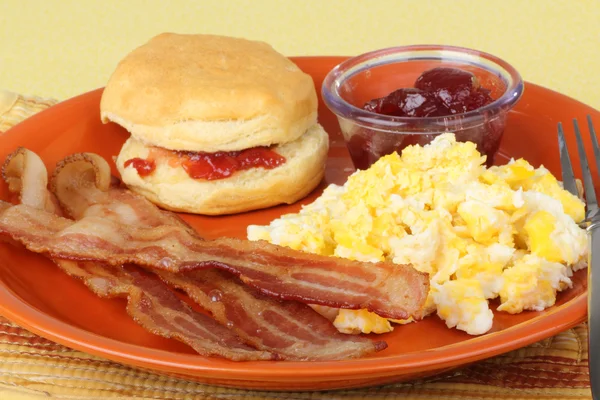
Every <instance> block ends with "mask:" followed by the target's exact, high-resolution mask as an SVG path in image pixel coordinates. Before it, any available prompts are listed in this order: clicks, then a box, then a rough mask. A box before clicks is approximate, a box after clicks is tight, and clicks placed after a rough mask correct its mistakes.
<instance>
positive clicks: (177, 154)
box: [125, 147, 285, 181]
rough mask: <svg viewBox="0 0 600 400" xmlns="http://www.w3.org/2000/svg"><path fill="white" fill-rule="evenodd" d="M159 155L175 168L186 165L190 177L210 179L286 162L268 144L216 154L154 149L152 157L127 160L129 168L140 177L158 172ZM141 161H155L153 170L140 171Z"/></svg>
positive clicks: (267, 167) (185, 168)
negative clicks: (156, 162)
mask: <svg viewBox="0 0 600 400" xmlns="http://www.w3.org/2000/svg"><path fill="white" fill-rule="evenodd" d="M159 157H160V158H163V159H165V158H166V159H168V164H169V165H170V166H171V167H178V166H181V167H183V169H184V170H185V172H187V174H188V175H189V176H190V178H193V179H205V180H209V181H212V180H216V179H224V178H228V177H230V176H231V175H233V174H234V173H236V172H237V171H243V170H247V169H251V168H264V169H273V168H276V167H278V166H280V165H282V164H283V163H285V157H283V156H282V155H280V154H277V153H276V152H275V151H273V150H271V149H270V148H268V147H253V148H250V149H245V150H240V151H219V152H216V153H203V152H192V151H169V150H164V149H152V151H151V152H150V155H149V156H148V159H146V160H141V159H139V158H133V159H131V160H127V161H126V162H125V167H127V166H128V165H130V164H131V165H133V167H134V168H136V170H137V171H138V173H139V174H140V176H146V175H149V174H150V173H152V171H154V168H155V166H154V160H155V159H157V158H159ZM138 160H139V161H142V162H146V163H148V164H151V165H152V170H150V171H149V172H146V170H145V169H144V168H143V167H142V168H141V170H140V168H139V167H138V165H142V163H138ZM140 171H142V172H140Z"/></svg>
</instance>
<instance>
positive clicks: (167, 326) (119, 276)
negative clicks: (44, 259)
mask: <svg viewBox="0 0 600 400" xmlns="http://www.w3.org/2000/svg"><path fill="white" fill-rule="evenodd" d="M13 154H17V155H18V157H16V156H11V157H9V159H8V160H7V162H6V164H5V168H4V172H5V173H4V174H3V175H4V178H5V180H7V178H8V176H10V178H9V179H8V180H10V182H11V185H10V190H11V192H13V193H15V194H17V195H19V198H20V199H21V206H20V207H21V208H25V209H27V208H29V209H30V211H31V212H32V213H34V211H35V210H39V211H43V204H42V203H40V202H39V201H38V199H35V198H33V197H32V196H28V195H27V194H30V193H32V192H35V193H38V194H40V195H42V197H43V198H52V197H53V196H52V195H51V194H50V192H49V191H48V189H47V188H46V181H47V175H46V169H45V167H44V164H43V163H42V162H41V160H40V159H39V157H38V156H37V155H36V154H35V153H32V152H31V151H29V150H26V149H18V150H17V151H16V152H15V153H13ZM23 159H25V160H28V161H29V163H28V164H29V165H33V166H34V167H35V168H22V166H23V164H24V163H23V162H22V161H23ZM38 161H39V162H38ZM7 171H11V173H10V175H7ZM17 171H21V173H19V172H17ZM25 172H26V173H27V177H26V176H25ZM110 182H111V177H110V169H109V168H108V164H107V163H106V162H105V161H104V160H103V159H102V158H100V157H98V156H96V155H94V154H77V155H74V156H71V157H67V159H65V160H63V161H62V162H60V163H59V167H58V168H57V170H56V171H55V173H54V174H53V177H52V181H51V185H50V186H51V188H52V190H53V192H54V193H53V194H56V195H57V197H58V199H59V203H60V206H61V207H62V209H63V210H64V211H65V214H67V215H69V216H70V217H73V218H75V219H83V218H85V216H90V215H91V216H95V217H101V218H103V219H106V220H114V221H120V222H126V223H128V224H135V225H138V226H146V227H157V228H160V227H162V228H168V227H183V228H185V229H186V230H187V231H191V228H189V227H188V226H187V225H185V223H183V221H181V220H180V219H179V218H177V217H176V216H175V215H174V214H171V213H169V212H164V211H161V210H159V209H158V208H157V207H156V206H154V205H153V204H151V203H150V202H149V201H148V200H146V199H145V198H143V197H142V196H139V195H136V194H134V193H132V192H130V191H128V190H126V189H124V188H122V187H118V186H114V185H111V183H110ZM67 191H69V192H68V195H67ZM3 206H7V207H10V206H8V205H7V204H3ZM15 207H19V206H15ZM52 215H54V213H53V212H51V211H49V212H42V213H39V214H38V217H39V216H42V218H32V215H29V218H28V222H29V223H30V225H29V227H30V228H31V227H33V224H34V223H36V224H38V225H36V228H37V227H39V226H40V225H43V224H44V223H45V221H44V218H45V217H50V216H52ZM96 228H97V229H102V226H97V227H96ZM42 229H43V228H42ZM53 261H54V262H55V263H56V265H57V266H58V267H59V268H60V269H61V270H63V271H64V272H66V273H67V274H69V275H70V276H73V277H76V278H79V279H81V280H82V281H83V282H84V283H85V284H86V285H87V286H88V287H89V288H90V289H91V290H92V291H93V292H94V293H96V294H97V295H98V296H100V297H105V298H106V297H126V298H127V312H128V313H129V314H130V315H131V316H132V317H133V318H134V319H135V320H136V322H138V323H139V324H140V325H142V326H143V327H144V328H145V329H147V330H149V331H150V332H152V333H154V334H157V335H160V336H164V337H167V338H174V339H177V340H180V341H181V342H183V343H186V344H188V345H190V346H191V347H192V348H193V349H194V350H196V352H198V353H199V354H202V355H206V356H221V357H225V358H228V359H231V360H235V361H243V360H269V359H277V360H336V359H346V358H354V357H360V356H363V355H367V354H370V353H372V352H375V351H379V350H382V349H384V348H385V347H386V343H385V342H383V341H372V340H370V339H367V338H364V337H354V336H348V335H344V334H341V333H339V332H338V331H337V330H336V329H335V328H334V326H333V325H332V324H331V322H330V321H329V320H327V319H326V318H324V317H322V316H321V315H319V314H318V313H316V312H315V311H313V310H312V309H311V308H310V307H308V306H306V305H304V304H302V303H299V302H294V301H280V300H276V299H273V298H271V297H268V296H265V295H262V294H260V293H259V292H258V291H256V290H254V289H252V288H250V287H248V286H245V285H244V284H242V283H241V282H239V281H238V280H237V279H236V278H235V277H233V276H230V275H229V274H228V273H227V272H223V271H216V270H212V269H203V270H191V271H186V272H181V273H179V274H174V273H169V272H166V271H164V270H158V269H149V270H144V269H142V268H140V267H137V266H134V265H126V266H121V265H114V266H111V265H108V264H105V263H100V262H95V261H74V260H63V259H59V258H53ZM157 274H158V276H157ZM159 278H161V279H162V280H164V281H165V282H168V283H169V284H172V286H174V287H181V288H183V289H184V290H185V291H186V292H187V293H189V295H190V297H191V298H192V299H193V300H194V301H195V302H196V303H198V304H199V305H200V306H201V307H202V308H203V309H204V310H205V311H208V312H209V313H210V315H211V316H212V318H211V317H209V316H207V315H206V314H204V313H201V312H196V311H194V310H192V309H191V308H190V307H189V306H188V305H187V304H186V303H185V302H184V301H182V300H180V299H179V297H177V296H176V295H175V292H174V291H173V290H172V289H171V288H170V287H169V286H167V285H166V284H165V283H163V282H162V281H161V279H159Z"/></svg>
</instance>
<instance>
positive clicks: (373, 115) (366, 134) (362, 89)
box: [321, 45, 523, 169]
mask: <svg viewBox="0 0 600 400" xmlns="http://www.w3.org/2000/svg"><path fill="white" fill-rule="evenodd" d="M321 90H322V95H323V100H324V101H325V104H326V105H327V107H328V108H329V109H330V110H331V111H332V112H333V113H334V114H335V115H336V116H337V118H338V122H339V124H340V128H341V131H342V134H343V135H344V139H345V141H346V146H347V148H348V151H349V153H350V156H351V157H352V161H353V163H354V165H355V167H356V168H358V169H366V168H368V167H369V166H370V165H371V164H373V163H374V162H375V161H377V160H378V159H379V158H380V157H381V156H384V155H387V154H390V153H393V152H394V151H397V152H399V153H400V152H401V151H402V149H403V148H404V147H406V146H409V145H413V144H418V145H425V144H428V143H429V142H431V141H432V140H433V139H434V138H435V137H436V136H437V135H439V134H442V133H444V132H453V133H454V134H455V135H456V139H457V140H459V141H471V142H474V143H475V144H476V145H477V148H478V149H479V151H480V152H481V153H482V154H485V155H486V156H487V164H488V165H491V164H492V163H493V160H494V155H495V154H496V152H497V151H498V148H499V146H500V140H501V139H502V134H503V133H504V128H505V125H506V115H507V113H508V111H509V110H510V109H511V108H512V107H513V106H514V105H515V104H516V103H517V102H518V101H519V99H520V97H521V95H522V94H523V81H522V79H521V77H520V75H519V73H518V72H517V71H516V70H515V69H514V68H513V67H512V66H511V65H510V64H508V63H507V62H505V61H503V60H501V59H499V58H497V57H495V56H493V55H490V54H486V53H482V52H479V51H475V50H469V49H464V48H460V47H451V46H437V45H419V46H406V47H392V48H387V49H382V50H377V51H373V52H370V53H365V54H362V55H359V56H357V57H353V58H350V59H348V60H346V61H344V62H342V63H341V64H339V65H338V66H336V67H335V68H334V69H333V70H331V71H330V72H329V74H328V75H327V77H326V78H325V80H324V82H323V86H322V89H321Z"/></svg>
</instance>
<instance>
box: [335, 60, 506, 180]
mask: <svg viewBox="0 0 600 400" xmlns="http://www.w3.org/2000/svg"><path fill="white" fill-rule="evenodd" d="M493 101H494V99H493V98H492V96H491V90H489V89H487V88H484V87H482V86H481V84H480V82H479V81H478V79H477V78H476V77H475V75H473V74H472V73H471V72H468V71H463V70H461V69H458V68H448V67H438V68H433V69H430V70H427V71H425V72H423V73H422V74H421V75H420V76H419V77H418V78H417V80H416V81H415V83H414V87H411V88H400V89H398V90H395V91H393V92H392V93H390V94H388V95H387V96H385V97H381V98H377V99H373V100H371V101H368V102H367V103H366V104H365V105H364V106H363V108H364V109H365V110H368V111H371V112H375V113H378V114H384V115H390V116H397V117H414V118H418V117H445V116H453V115H457V114H462V113H465V112H469V111H473V110H476V109H479V108H481V107H483V106H485V105H487V104H490V103H491V102H493ZM434 128H435V129H437V128H438V127H437V126H436V127H434ZM403 129H404V132H403V133H402V134H399V135H396V134H390V133H389V132H385V131H379V130H376V129H368V128H362V129H358V130H357V131H356V132H354V133H353V135H352V136H351V137H350V138H349V139H348V141H347V147H348V150H349V152H350V156H351V157H352V161H353V163H354V166H355V167H356V168H358V169H366V168H368V167H369V166H370V165H371V164H373V163H374V162H375V161H377V160H378V159H379V158H380V157H382V156H384V155H386V154H391V153H393V152H394V151H398V152H399V151H401V150H402V149H404V148H405V147H407V146H409V145H420V146H424V145H426V144H428V143H429V142H431V141H432V140H433V138H435V136H437V135H436V134H435V133H431V134H430V133H427V129H428V127H427V126H426V125H424V124H423V123H420V122H419V121H415V123H414V124H411V123H410V122H409V123H406V124H405V125H404V127H403ZM503 131H504V119H503V118H500V117H495V118H489V119H486V121H485V122H484V123H483V124H481V125H478V126H475V127H472V128H466V129H462V130H460V131H459V132H455V134H456V139H457V140H458V141H471V142H474V143H475V144H476V145H477V148H478V149H479V151H481V152H482V153H483V154H485V155H486V156H487V164H488V166H489V165H491V164H492V162H493V156H494V154H495V152H496V151H497V150H498V147H499V145H500V138H501V136H502V133H503ZM409 132H415V133H414V134H411V133H409Z"/></svg>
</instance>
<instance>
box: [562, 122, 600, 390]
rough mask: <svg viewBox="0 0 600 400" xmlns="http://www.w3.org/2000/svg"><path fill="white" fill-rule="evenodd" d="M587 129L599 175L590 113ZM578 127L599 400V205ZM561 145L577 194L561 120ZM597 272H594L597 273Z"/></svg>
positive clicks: (566, 180) (599, 151)
mask: <svg viewBox="0 0 600 400" xmlns="http://www.w3.org/2000/svg"><path fill="white" fill-rule="evenodd" d="M587 122H588V128H589V131H590V136H591V139H592V148H593V150H594V159H595V162H596V168H597V171H598V174H600V147H599V146H598V139H597V138H596V131H595V129H594V125H593V124H592V118H591V117H590V116H589V115H588V116H587ZM573 126H574V128H575V138H576V140H577V150H578V153H579V162H580V164H581V173H582V177H583V187H584V191H585V199H586V213H585V221H584V222H583V223H582V227H585V228H586V229H587V232H588V239H589V240H588V242H589V258H588V294H587V295H588V364H589V372H590V386H591V389H592V398H593V399H594V400H600V337H598V335H600V233H598V228H600V208H599V207H598V200H597V198H596V191H595V188H594V182H593V180H592V173H591V171H590V166H589V163H588V159H587V156H586V153H585V147H584V146H583V139H582V138H581V131H580V130H579V125H578V123H577V120H576V119H574V120H573ZM558 148H559V151H560V165H561V169H562V181H563V185H564V188H565V189H566V190H568V191H569V192H571V193H572V194H574V195H575V196H578V190H577V184H576V182H575V175H574V174H573V165H572V164H571V159H570V157H569V151H568V149H567V143H566V141H565V134H564V132H563V128H562V124H561V123H560V122H559V123H558ZM594 249H596V251H598V252H599V253H598V257H597V258H594ZM594 272H595V273H594Z"/></svg>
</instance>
